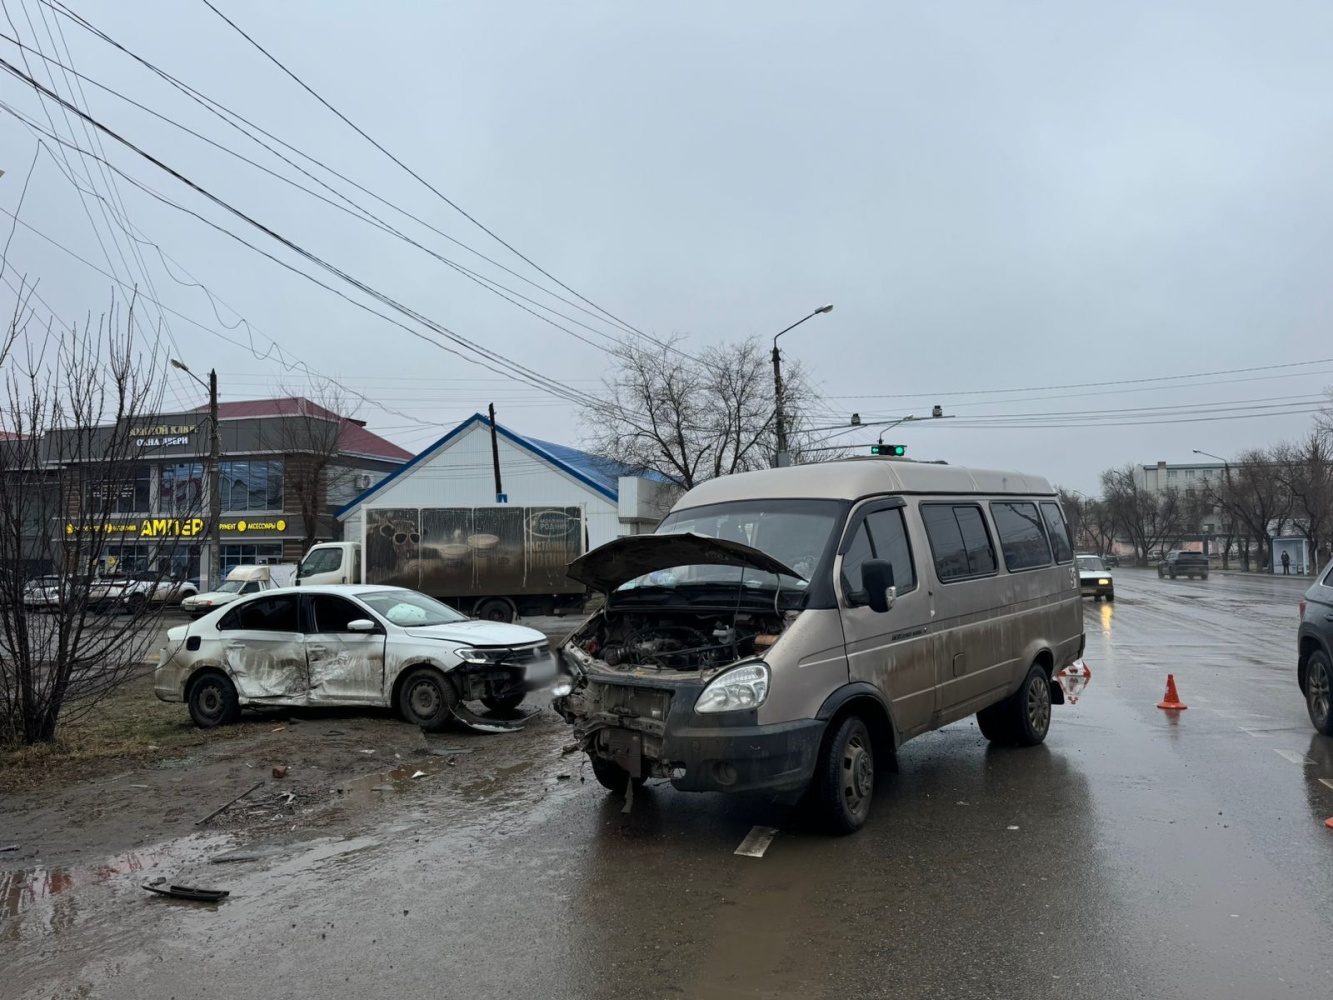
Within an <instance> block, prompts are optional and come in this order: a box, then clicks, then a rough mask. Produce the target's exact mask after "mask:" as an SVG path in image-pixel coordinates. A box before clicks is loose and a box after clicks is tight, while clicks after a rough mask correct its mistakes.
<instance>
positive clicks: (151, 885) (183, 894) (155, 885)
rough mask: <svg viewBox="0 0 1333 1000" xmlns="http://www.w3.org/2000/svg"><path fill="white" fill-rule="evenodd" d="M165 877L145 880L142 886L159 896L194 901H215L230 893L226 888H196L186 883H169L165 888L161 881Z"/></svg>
mask: <svg viewBox="0 0 1333 1000" xmlns="http://www.w3.org/2000/svg"><path fill="white" fill-rule="evenodd" d="M165 881H166V879H159V880H156V881H153V882H145V883H144V885H143V887H144V888H145V889H147V890H148V891H149V892H155V893H157V894H158V895H159V896H170V897H171V898H172V899H188V900H190V901H192V902H195V903H217V902H220V901H222V900H224V899H226V898H227V897H228V896H230V895H231V893H230V892H229V891H228V890H226V889H196V888H194V887H193V886H188V885H169V886H166V887H165V888H164V887H163V886H162V884H161V883H163V882H165Z"/></svg>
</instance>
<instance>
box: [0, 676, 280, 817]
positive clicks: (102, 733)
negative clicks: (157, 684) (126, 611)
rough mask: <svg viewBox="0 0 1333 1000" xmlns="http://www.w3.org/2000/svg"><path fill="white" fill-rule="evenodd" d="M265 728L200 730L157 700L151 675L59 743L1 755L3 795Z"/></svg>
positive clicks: (72, 725) (69, 727)
mask: <svg viewBox="0 0 1333 1000" xmlns="http://www.w3.org/2000/svg"><path fill="white" fill-rule="evenodd" d="M81 709H82V706H79V705H72V706H70V707H69V709H68V712H69V713H72V714H75V715H78V714H79V713H80V711H81ZM263 724H264V723H261V722H255V723H252V724H250V725H247V724H244V723H241V724H238V725H232V726H222V727H220V728H218V729H213V730H209V731H207V732H205V731H203V730H200V729H196V728H195V726H194V724H193V723H192V722H191V721H190V713H189V711H188V710H187V709H186V707H185V705H183V704H179V703H168V702H162V701H158V700H157V698H156V697H155V696H154V694H153V675H152V673H151V672H150V673H147V674H145V675H144V676H142V677H139V678H136V679H135V680H132V681H129V682H128V683H126V684H125V685H124V686H123V687H121V688H120V689H119V690H118V691H116V692H115V693H114V694H112V695H111V696H110V697H108V698H106V699H105V700H103V701H102V702H100V703H99V704H97V705H96V706H94V707H93V709H92V710H91V711H90V712H88V713H87V714H84V715H82V716H81V717H80V718H74V719H70V720H69V721H68V722H62V723H61V725H60V728H59V729H58V731H57V734H56V739H55V741H54V742H52V743H46V744H41V745H39V746H33V747H20V748H18V749H10V750H0V792H16V791H31V790H33V789H35V788H38V787H43V786H49V785H63V784H68V783H70V782H74V781H80V780H88V779H90V778H97V777H101V776H104V775H106V774H110V773H111V772H113V771H116V770H124V769H125V768H132V767H141V766H145V765H149V764H152V763H154V762H156V761H159V760H168V759H172V758H177V757H183V756H186V755H187V754H188V752H189V751H190V750H191V749H193V748H194V747H199V746H203V745H205V744H210V743H216V742H217V741H218V740H219V739H234V738H236V737H238V736H243V735H248V734H250V733H252V732H253V731H254V729H255V728H256V727H257V726H260V725H263Z"/></svg>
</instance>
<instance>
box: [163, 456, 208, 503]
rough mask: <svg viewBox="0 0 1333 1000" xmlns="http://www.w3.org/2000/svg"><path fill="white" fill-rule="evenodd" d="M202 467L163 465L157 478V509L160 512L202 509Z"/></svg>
mask: <svg viewBox="0 0 1333 1000" xmlns="http://www.w3.org/2000/svg"><path fill="white" fill-rule="evenodd" d="M203 503H204V467H203V466H202V465H164V466H162V474H161V478H160V479H159V480H158V491H157V509H158V512H159V513H161V514H176V515H183V514H197V513H198V512H199V511H201V510H203Z"/></svg>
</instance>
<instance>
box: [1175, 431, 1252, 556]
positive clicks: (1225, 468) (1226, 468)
mask: <svg viewBox="0 0 1333 1000" xmlns="http://www.w3.org/2000/svg"><path fill="white" fill-rule="evenodd" d="M1190 450H1191V451H1193V452H1194V454H1196V455H1202V456H1204V457H1205V458H1215V459H1217V460H1218V461H1219V462H1221V463H1222V477H1223V478H1224V479H1225V480H1226V483H1227V493H1228V494H1230V493H1231V463H1230V462H1228V461H1227V460H1226V459H1225V458H1223V457H1222V456H1221V455H1214V454H1213V453H1212V452H1211V451H1200V450H1199V449H1198V448H1192V449H1190ZM1222 506H1223V509H1224V510H1225V508H1226V504H1225V503H1223V505H1222ZM1226 515H1227V519H1228V520H1231V511H1229V510H1227V511H1226ZM1233 523H1234V522H1233ZM1225 547H1226V548H1227V549H1230V548H1231V536H1230V534H1228V535H1227V544H1226V546H1225ZM1203 554H1204V555H1207V554H1208V544H1207V536H1205V540H1204V546H1203ZM1240 558H1241V563H1242V564H1243V565H1244V567H1245V569H1246V570H1247V571H1248V570H1249V568H1250V541H1249V539H1248V538H1247V539H1246V540H1245V547H1244V548H1243V549H1242V551H1241V554H1240ZM1226 562H1227V553H1226V552H1223V553H1222V568H1223V569H1226Z"/></svg>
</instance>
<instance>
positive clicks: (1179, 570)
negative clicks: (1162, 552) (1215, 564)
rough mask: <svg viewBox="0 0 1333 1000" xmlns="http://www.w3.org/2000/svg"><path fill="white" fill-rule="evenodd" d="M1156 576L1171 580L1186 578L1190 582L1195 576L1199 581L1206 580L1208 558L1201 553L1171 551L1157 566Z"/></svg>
mask: <svg viewBox="0 0 1333 1000" xmlns="http://www.w3.org/2000/svg"><path fill="white" fill-rule="evenodd" d="M1157 575H1158V576H1169V577H1170V578H1171V579H1173V580H1174V579H1175V578H1176V577H1178V576H1187V577H1189V578H1190V579H1191V580H1193V579H1194V578H1195V577H1196V576H1197V577H1198V578H1199V579H1200V580H1207V579H1208V557H1207V556H1206V555H1204V554H1203V553H1202V552H1177V551H1175V550H1172V551H1171V552H1168V553H1167V554H1166V558H1165V559H1163V560H1162V561H1161V562H1159V563H1158V564H1157Z"/></svg>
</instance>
